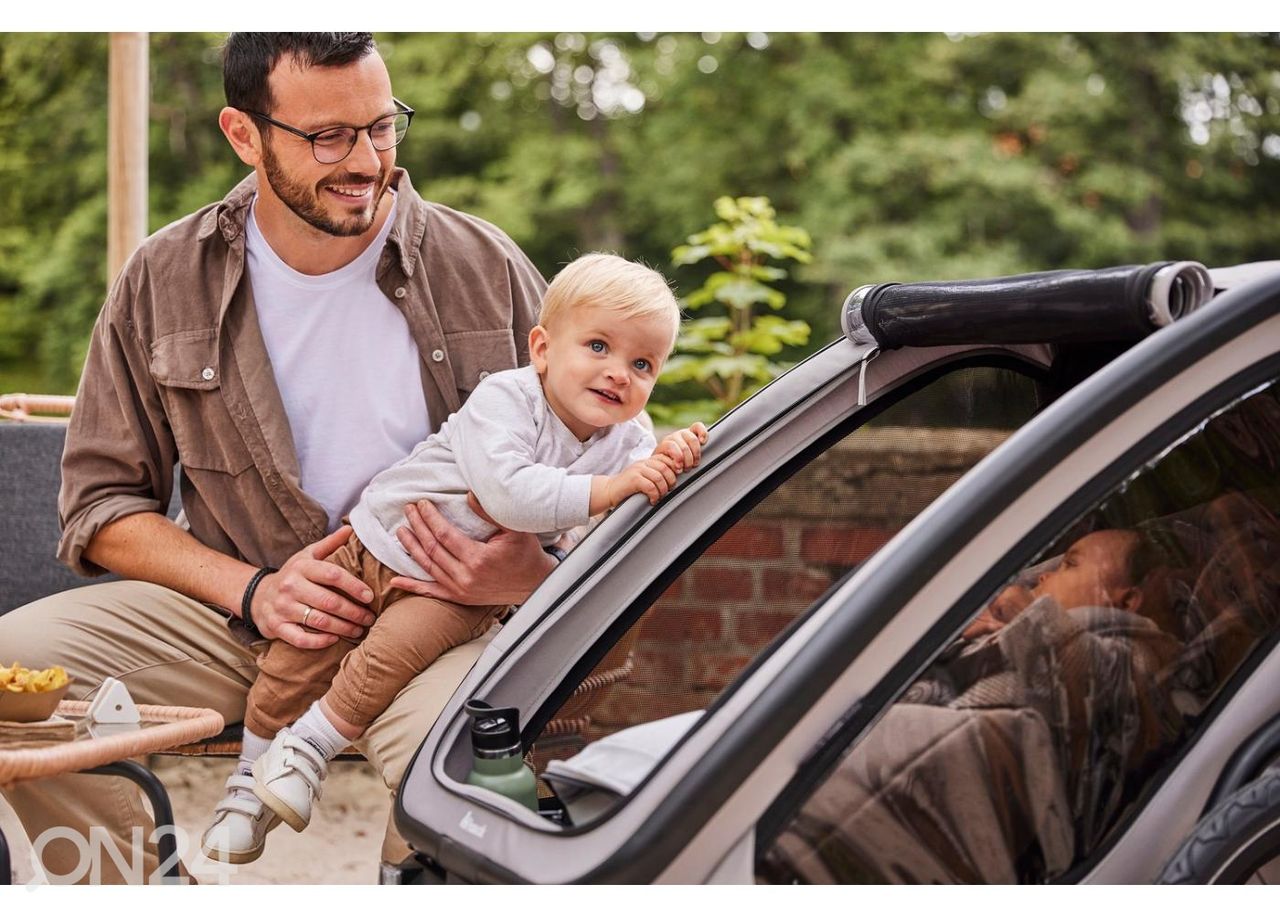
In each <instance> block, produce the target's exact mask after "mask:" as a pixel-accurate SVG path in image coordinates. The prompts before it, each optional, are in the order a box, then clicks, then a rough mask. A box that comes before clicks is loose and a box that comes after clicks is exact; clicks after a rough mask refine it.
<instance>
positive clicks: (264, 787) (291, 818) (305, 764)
mask: <svg viewBox="0 0 1280 916" xmlns="http://www.w3.org/2000/svg"><path fill="white" fill-rule="evenodd" d="M328 772H329V762H328V761H327V760H325V759H324V755H323V754H321V753H320V752H319V751H318V750H316V749H315V747H313V746H312V745H311V744H310V743H308V742H306V741H304V740H302V739H301V738H299V737H298V736H297V735H295V734H293V733H292V732H291V731H289V729H287V728H282V729H280V731H279V732H278V733H277V734H276V737H275V740H274V741H272V742H271V747H269V748H267V750H266V753H264V754H263V755H262V756H261V757H259V758H258V759H257V760H256V761H254V764H253V794H254V795H256V796H258V798H259V799H261V800H262V803H263V804H264V805H266V806H267V807H268V808H270V809H271V810H272V811H274V812H275V813H276V814H278V815H279V816H280V819H281V820H283V821H284V822H285V823H286V824H288V825H289V826H290V827H292V828H293V829H294V830H302V829H304V828H305V827H306V826H307V824H309V823H310V822H311V804H312V802H313V801H315V799H317V798H319V797H320V783H321V781H322V780H323V779H324V777H325V775H326V774H327V773H328Z"/></svg>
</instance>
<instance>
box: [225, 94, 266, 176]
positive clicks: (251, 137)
mask: <svg viewBox="0 0 1280 916" xmlns="http://www.w3.org/2000/svg"><path fill="white" fill-rule="evenodd" d="M218 127H219V128H221V129H222V134H223V136H225V137H226V138H227V142H228V143H230V144H231V148H232V149H233V150H235V151H236V155H237V156H239V157H240V161H241V162H243V163H244V164H245V165H247V166H249V167H250V168H257V166H258V163H259V162H261V161H262V134H261V133H260V132H259V131H258V125H256V124H254V123H253V118H251V117H249V115H247V114H245V113H244V112H243V111H241V110H240V109H239V108H224V109H222V111H220V112H218Z"/></svg>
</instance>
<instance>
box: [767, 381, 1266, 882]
mask: <svg viewBox="0 0 1280 916" xmlns="http://www.w3.org/2000/svg"><path fill="white" fill-rule="evenodd" d="M1278 481H1280V387H1278V386H1277V385H1276V384H1275V383H1272V384H1270V385H1268V386H1264V387H1263V388H1261V389H1259V390H1257V391H1255V392H1254V393H1253V394H1251V395H1250V396H1248V397H1246V398H1244V399H1242V400H1240V401H1239V402H1237V403H1236V404H1234V405H1232V406H1231V407H1229V408H1228V409H1226V410H1224V411H1222V412H1220V413H1219V414H1217V415H1216V416H1214V417H1212V418H1209V419H1208V420H1206V421H1204V422H1203V423H1202V424H1200V425H1199V426H1198V427H1196V428H1195V429H1192V430H1190V431H1188V432H1187V433H1186V434H1185V435H1184V436H1183V437H1182V438H1181V439H1180V441H1178V442H1177V444H1176V445H1175V446H1174V447H1173V448H1171V449H1170V450H1168V451H1167V452H1165V453H1164V454H1161V455H1159V456H1158V457H1156V458H1155V459H1153V460H1151V461H1150V462H1149V463H1148V464H1147V465H1145V466H1144V467H1143V468H1141V469H1140V470H1139V471H1138V473H1136V474H1135V475H1134V476H1132V477H1131V478H1130V479H1128V480H1126V481H1125V482H1124V483H1123V484H1122V485H1121V486H1120V487H1118V488H1117V489H1116V490H1115V491H1113V492H1112V493H1111V494H1110V495H1109V496H1108V497H1107V498H1105V499H1104V500H1103V501H1102V502H1101V503H1100V504H1098V505H1097V506H1096V507H1094V508H1093V509H1092V510H1091V511H1089V512H1088V513H1087V514H1085V515H1084V516H1083V517H1081V518H1080V519H1078V520H1077V521H1076V522H1075V523H1074V524H1072V525H1070V526H1068V528H1067V529H1066V530H1065V531H1063V532H1061V533H1060V534H1059V535H1058V536H1057V537H1055V538H1054V540H1053V542H1052V543H1050V544H1048V545H1046V546H1045V547H1044V549H1043V550H1041V552H1040V553H1039V555H1038V556H1037V557H1035V559H1034V560H1033V561H1032V562H1031V563H1030V564H1029V565H1028V566H1027V567H1026V568H1025V569H1024V570H1023V571H1022V572H1021V573H1019V574H1018V575H1017V576H1015V577H1014V578H1013V579H1011V580H1010V581H1009V582H1007V583H1006V584H1005V585H1004V586H1003V587H1002V588H1001V589H1000V590H999V591H998V592H996V594H994V595H991V596H989V597H988V599H987V602H986V603H985V604H983V605H982V606H980V607H978V608H975V609H974V610H973V612H972V613H973V616H972V618H971V621H970V624H969V626H968V627H967V628H966V629H965V631H964V633H963V634H962V635H961V636H960V637H959V638H958V639H957V640H955V642H954V643H953V644H951V645H950V646H948V647H946V648H945V649H944V650H943V651H942V652H941V653H940V654H939V656H938V657H937V658H936V659H935V661H934V663H933V664H932V665H930V667H929V668H928V669H926V671H925V672H924V674H922V675H921V676H920V677H919V678H918V679H916V680H915V681H914V682H913V683H912V684H911V685H909V686H908V687H907V689H906V690H905V692H904V693H902V694H901V695H900V697H899V698H898V700H897V701H896V702H894V703H893V704H892V705H891V706H890V707H889V709H888V710H887V711H886V712H885V714H884V715H883V717H882V718H881V719H880V720H879V722H878V723H877V724H876V725H875V726H874V727H873V728H872V729H871V730H870V731H869V732H868V733H867V734H866V735H865V737H863V738H862V739H861V740H859V741H857V742H856V743H855V744H854V745H853V746H852V748H851V750H849V751H847V752H846V753H845V755H844V756H843V758H842V759H840V760H839V761H838V762H837V763H836V764H835V766H834V768H833V769H832V771H831V772H830V773H829V774H828V775H827V776H826V777H825V780H824V781H823V782H821V783H820V784H819V786H818V788H817V789H816V791H815V792H814V793H813V794H812V796H811V797H810V798H809V799H808V800H807V801H805V803H804V804H803V806H802V807H801V809H800V811H799V813H798V814H797V815H796V816H795V818H794V819H793V820H792V822H791V823H790V824H789V825H788V826H787V827H786V828H785V829H784V830H783V831H782V833H781V834H780V835H779V837H778V839H777V841H776V842H775V843H774V844H773V846H772V848H770V849H768V850H765V851H764V855H763V858H762V861H761V864H760V867H759V869H758V877H759V878H760V879H761V880H764V881H768V882H779V883H790V882H804V883H864V882H911V883H936V882H943V883H953V882H965V883H970V882H1001V883H1012V882H1023V883H1034V882H1043V881H1049V880H1053V879H1055V878H1058V877H1061V876H1063V875H1065V873H1066V872H1068V871H1069V870H1070V869H1072V868H1075V867H1077V866H1084V865H1085V864H1086V863H1087V862H1088V861H1090V859H1091V857H1092V856H1094V855H1095V854H1096V853H1098V852H1099V850H1100V849H1101V848H1102V847H1103V845H1104V844H1105V843H1106V842H1107V839H1108V837H1109V836H1111V835H1112V833H1113V832H1114V830H1115V829H1116V828H1117V825H1119V824H1120V823H1121V822H1122V821H1123V820H1124V819H1125V817H1126V816H1127V815H1129V814H1131V813H1133V812H1134V811H1135V810H1136V806H1137V803H1138V801H1139V799H1140V798H1141V797H1142V795H1143V793H1144V792H1145V791H1147V790H1148V789H1149V788H1150V787H1151V786H1152V785H1153V784H1154V782H1155V781H1157V780H1159V779H1160V778H1161V775H1162V774H1163V773H1166V772H1167V771H1168V767H1169V766H1170V765H1171V764H1172V762H1173V761H1175V760H1176V757H1177V755H1178V754H1179V753H1180V752H1181V751H1182V750H1183V749H1184V748H1185V746H1186V744H1187V742H1188V740H1189V739H1190V738H1191V737H1192V736H1193V735H1194V734H1195V733H1196V730H1197V729H1198V728H1199V727H1200V726H1201V725H1202V724H1203V722H1204V719H1205V716H1206V714H1207V711H1208V710H1209V709H1210V708H1211V706H1212V704H1213V703H1214V701H1215V699H1217V698H1219V697H1220V696H1221V695H1222V694H1224V692H1225V691H1224V687H1225V686H1226V685H1227V684H1228V683H1233V682H1234V680H1233V677H1232V676H1233V675H1234V674H1235V673H1236V672H1237V671H1240V670H1241V667H1242V665H1243V664H1244V663H1245V661H1246V660H1247V659H1248V658H1249V657H1250V656H1251V654H1253V653H1255V651H1265V647H1266V646H1270V645H1274V642H1275V638H1276V635H1277V633H1278V632H1280V521H1277V516H1280V483H1278Z"/></svg>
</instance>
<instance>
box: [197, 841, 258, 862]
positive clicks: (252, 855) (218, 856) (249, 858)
mask: <svg viewBox="0 0 1280 916" xmlns="http://www.w3.org/2000/svg"><path fill="white" fill-rule="evenodd" d="M266 848H267V844H266V843H263V844H261V845H259V846H258V847H257V848H255V849H250V850H247V851H246V852H225V851H223V850H221V849H210V848H209V847H208V846H206V845H204V843H201V844H200V852H201V853H203V854H204V857H205V858H206V859H209V860H211V861H213V862H226V863H227V864H228V865H247V864H249V863H250V862H256V861H258V859H259V858H261V857H262V851H263V850H264V849H266Z"/></svg>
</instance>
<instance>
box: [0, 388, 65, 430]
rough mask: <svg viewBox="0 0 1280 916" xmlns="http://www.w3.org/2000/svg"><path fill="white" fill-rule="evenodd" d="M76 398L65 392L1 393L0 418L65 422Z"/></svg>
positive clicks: (21, 420) (21, 421)
mask: <svg viewBox="0 0 1280 916" xmlns="http://www.w3.org/2000/svg"><path fill="white" fill-rule="evenodd" d="M75 403H76V399H75V398H74V397H72V396H71V395H65V394H0V419H4V420H13V421H16V422H18V423H65V422H67V418H68V417H69V416H71V408H72V407H74V406H75Z"/></svg>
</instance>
